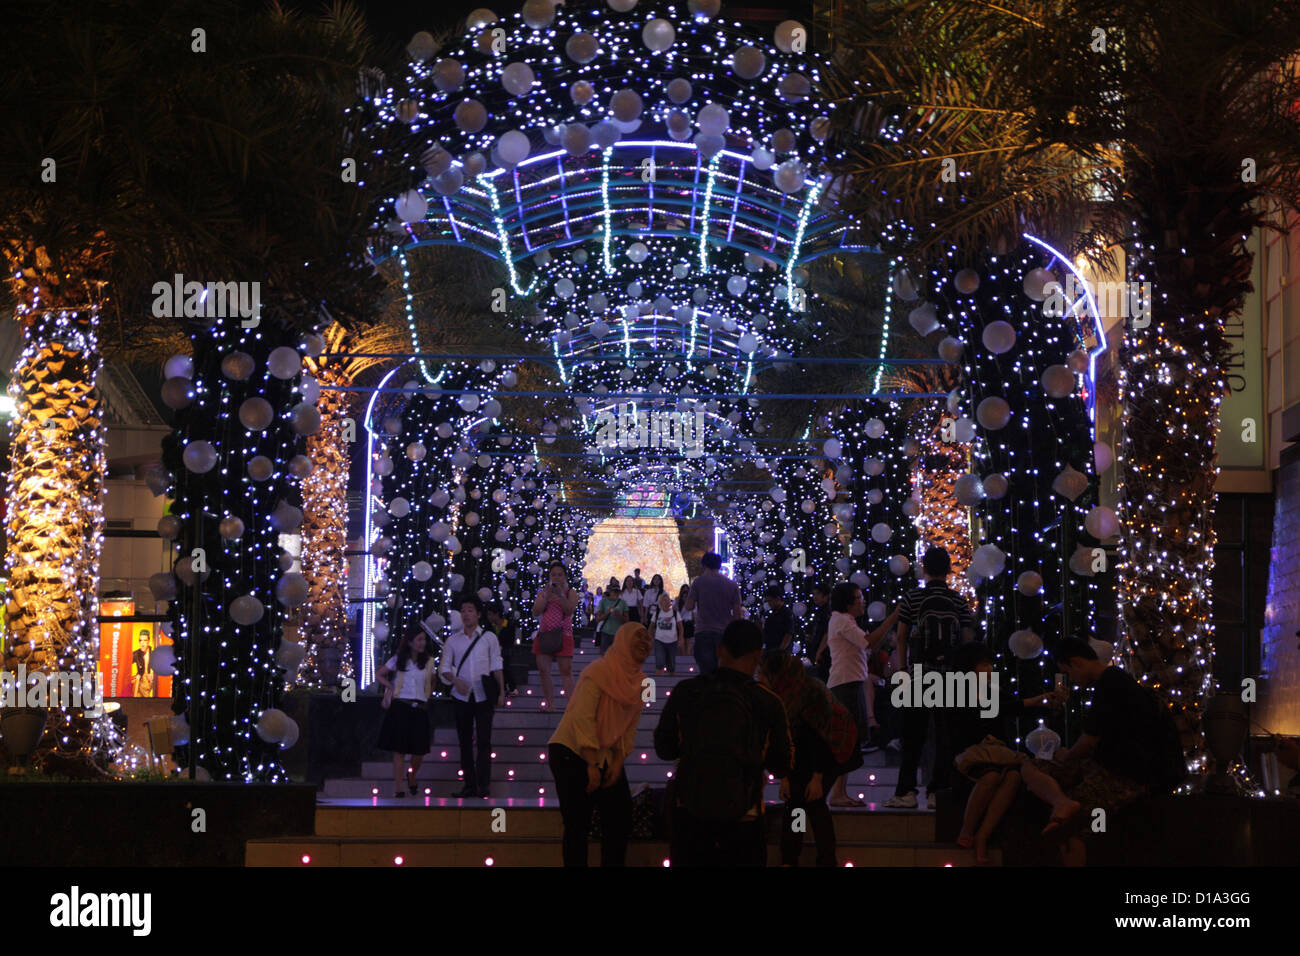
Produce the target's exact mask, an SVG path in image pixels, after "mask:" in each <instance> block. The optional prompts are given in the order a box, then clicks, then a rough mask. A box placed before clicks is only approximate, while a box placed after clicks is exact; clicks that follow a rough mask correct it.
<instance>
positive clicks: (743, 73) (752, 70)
mask: <svg viewBox="0 0 1300 956" xmlns="http://www.w3.org/2000/svg"><path fill="white" fill-rule="evenodd" d="M731 69H732V71H734V72H735V74H736V75H737V76H738V77H740V78H741V79H742V80H753V79H757V78H758V77H759V76H760V75H762V73H763V71H764V70H765V69H767V57H766V56H765V55H764V54H763V51H762V50H760V49H759V48H758V47H755V46H750V45H749V44H744V45H743V46H739V47H736V52H735V54H734V55H733V56H732V58H731Z"/></svg>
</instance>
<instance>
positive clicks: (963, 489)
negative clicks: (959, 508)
mask: <svg viewBox="0 0 1300 956" xmlns="http://www.w3.org/2000/svg"><path fill="white" fill-rule="evenodd" d="M952 487H953V495H954V497H956V499H957V503H958V504H960V505H963V506H965V507H967V508H969V507H972V506H973V505H977V504H979V503H980V501H981V500H983V498H984V485H983V483H982V482H981V481H980V476H979V475H962V476H961V477H960V478H958V479H957V480H956V481H955V482H953V486H952Z"/></svg>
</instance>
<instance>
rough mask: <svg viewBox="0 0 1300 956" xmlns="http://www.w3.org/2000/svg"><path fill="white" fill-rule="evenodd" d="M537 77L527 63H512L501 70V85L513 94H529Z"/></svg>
mask: <svg viewBox="0 0 1300 956" xmlns="http://www.w3.org/2000/svg"><path fill="white" fill-rule="evenodd" d="M536 82H537V77H536V76H534V75H533V68H532V67H531V66H529V65H528V64H527V63H511V64H509V65H507V66H506V67H505V69H503V70H502V71H501V85H502V86H503V87H505V90H506V92H507V93H510V94H511V95H512V96H527V95H528V93H529V92H530V91H531V90H532V88H533V84H535V83H536Z"/></svg>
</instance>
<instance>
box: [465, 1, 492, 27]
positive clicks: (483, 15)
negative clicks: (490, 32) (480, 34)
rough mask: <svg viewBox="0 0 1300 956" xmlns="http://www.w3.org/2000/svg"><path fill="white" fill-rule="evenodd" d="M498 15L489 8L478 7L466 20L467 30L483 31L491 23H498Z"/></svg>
mask: <svg viewBox="0 0 1300 956" xmlns="http://www.w3.org/2000/svg"><path fill="white" fill-rule="evenodd" d="M496 22H497V15H496V14H495V13H493V12H492V11H491V10H489V9H488V8H487V7H477V8H476V9H474V10H471V11H470V12H469V15H468V16H467V17H466V18H465V29H466V30H471V31H472V30H481V29H483V28H484V27H485V26H487V25H488V24H489V23H496Z"/></svg>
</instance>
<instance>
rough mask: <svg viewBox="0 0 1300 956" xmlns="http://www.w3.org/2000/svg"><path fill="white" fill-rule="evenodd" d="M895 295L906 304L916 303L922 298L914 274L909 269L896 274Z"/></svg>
mask: <svg viewBox="0 0 1300 956" xmlns="http://www.w3.org/2000/svg"><path fill="white" fill-rule="evenodd" d="M894 295H896V296H898V297H899V298H900V299H902V300H903V301H904V302H915V301H916V300H917V299H918V298H919V297H920V292H919V291H918V290H917V288H916V280H914V279H913V278H912V273H911V272H909V271H908V270H907V269H899V270H898V271H897V272H895V273H894Z"/></svg>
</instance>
